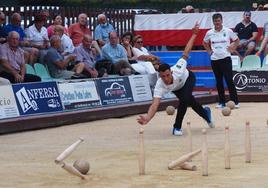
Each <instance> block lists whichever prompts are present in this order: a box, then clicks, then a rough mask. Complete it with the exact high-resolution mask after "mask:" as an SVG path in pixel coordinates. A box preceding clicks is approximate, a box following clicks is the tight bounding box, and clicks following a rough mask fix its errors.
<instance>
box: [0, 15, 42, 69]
mask: <svg viewBox="0 0 268 188" xmlns="http://www.w3.org/2000/svg"><path fill="white" fill-rule="evenodd" d="M4 30H5V35H6V36H7V35H8V33H9V32H11V31H16V32H17V33H19V35H20V46H21V47H22V49H23V50H24V57H25V63H28V64H34V62H35V61H36V60H37V58H38V53H39V50H38V49H37V48H33V47H30V42H29V41H28V40H27V39H26V35H25V32H24V30H23V29H22V27H21V16H20V14H19V13H13V14H12V16H11V19H10V23H9V24H7V25H6V26H5V27H4Z"/></svg>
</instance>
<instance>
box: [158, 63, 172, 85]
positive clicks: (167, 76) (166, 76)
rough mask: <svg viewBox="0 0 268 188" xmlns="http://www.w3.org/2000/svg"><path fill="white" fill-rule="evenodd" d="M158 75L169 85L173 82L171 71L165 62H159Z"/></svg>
mask: <svg viewBox="0 0 268 188" xmlns="http://www.w3.org/2000/svg"><path fill="white" fill-rule="evenodd" d="M158 72H159V76H160V78H161V79H162V80H163V82H164V83H165V84H166V85H170V84H172V82H173V77H172V71H171V70H170V66H169V65H168V64H166V63H164V64H161V65H160V66H159V69H158Z"/></svg>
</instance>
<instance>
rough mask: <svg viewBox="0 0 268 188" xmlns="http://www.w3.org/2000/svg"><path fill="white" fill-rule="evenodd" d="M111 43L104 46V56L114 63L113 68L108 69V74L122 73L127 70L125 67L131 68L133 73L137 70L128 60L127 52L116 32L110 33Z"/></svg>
mask: <svg viewBox="0 0 268 188" xmlns="http://www.w3.org/2000/svg"><path fill="white" fill-rule="evenodd" d="M109 41H110V42H109V43H107V44H105V45H104V46H103V47H102V55H103V58H104V59H106V60H108V61H110V62H111V63H112V67H113V68H112V69H111V70H108V69H110V68H107V67H106V69H107V70H108V74H113V73H114V74H119V75H122V74H123V73H122V72H125V70H124V69H128V71H127V72H129V70H131V71H130V72H131V73H135V70H134V69H133V68H132V67H131V65H130V64H129V62H128V58H127V53H126V50H125V49H124V47H123V46H122V45H121V44H119V40H118V36H117V33H116V32H114V31H113V32H111V33H110V34H109Z"/></svg>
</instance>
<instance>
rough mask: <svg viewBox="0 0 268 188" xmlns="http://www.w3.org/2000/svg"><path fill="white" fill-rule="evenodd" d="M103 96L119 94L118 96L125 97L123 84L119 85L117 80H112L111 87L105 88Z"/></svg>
mask: <svg viewBox="0 0 268 188" xmlns="http://www.w3.org/2000/svg"><path fill="white" fill-rule="evenodd" d="M104 93H105V96H107V97H109V96H110V97H111V96H120V97H125V96H126V93H127V91H126V89H125V86H124V85H121V84H119V83H117V82H113V83H112V85H111V87H109V88H106V89H105V91H104Z"/></svg>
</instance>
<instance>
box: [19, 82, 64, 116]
mask: <svg viewBox="0 0 268 188" xmlns="http://www.w3.org/2000/svg"><path fill="white" fill-rule="evenodd" d="M16 96H17V99H18V101H19V104H20V106H21V109H22V111H23V113H26V112H27V111H29V110H30V109H33V110H34V111H37V110H38V109H39V107H38V105H37V102H36V100H38V99H46V98H54V97H59V95H58V93H57V90H56V88H53V87H49V88H37V89H27V90H26V89H25V87H23V88H21V89H20V90H19V91H17V92H16ZM53 102H55V101H51V99H50V100H48V102H47V103H48V107H50V108H55V107H54V106H55V105H52V103H53ZM57 103H58V105H59V106H60V103H59V101H56V104H57ZM56 106H57V105H56Z"/></svg>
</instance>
